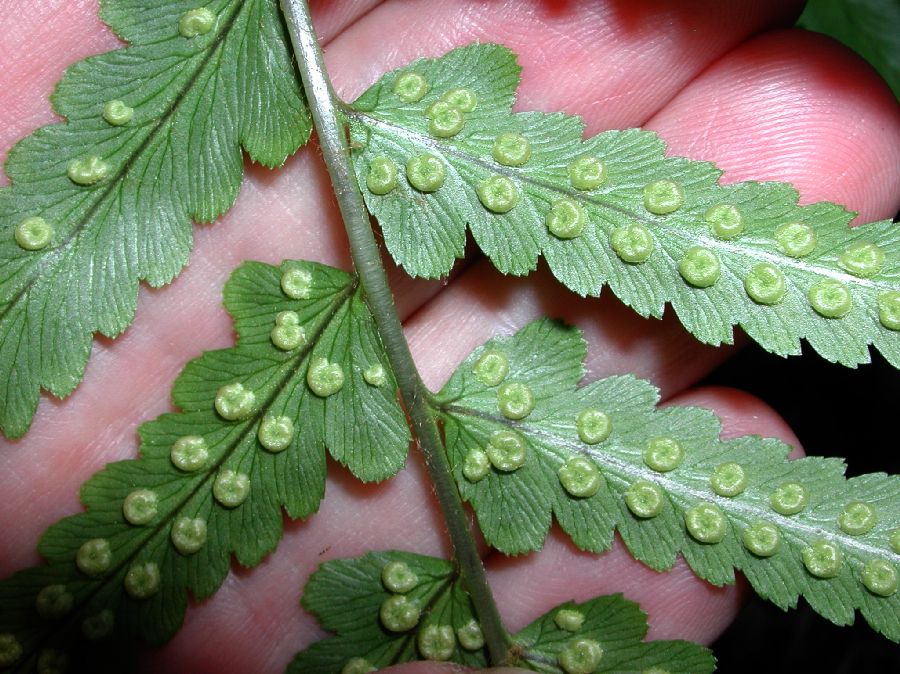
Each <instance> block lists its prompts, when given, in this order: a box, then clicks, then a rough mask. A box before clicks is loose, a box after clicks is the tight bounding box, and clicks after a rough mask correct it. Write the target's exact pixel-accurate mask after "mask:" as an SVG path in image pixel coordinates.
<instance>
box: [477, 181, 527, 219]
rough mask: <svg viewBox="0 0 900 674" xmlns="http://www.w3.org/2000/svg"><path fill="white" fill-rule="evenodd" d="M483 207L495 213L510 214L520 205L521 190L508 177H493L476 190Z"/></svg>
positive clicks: (479, 185)
mask: <svg viewBox="0 0 900 674" xmlns="http://www.w3.org/2000/svg"><path fill="white" fill-rule="evenodd" d="M475 193H476V194H477V195H478V200H479V201H480V202H481V205H482V206H484V207H485V208H486V209H488V210H489V211H491V212H493V213H509V212H510V211H511V210H512V209H513V207H514V206H515V205H516V204H517V203H519V188H518V187H516V184H515V183H514V182H513V181H512V180H510V179H509V178H507V177H506V176H498V175H493V176H490V177H489V178H485V179H484V180H482V181H481V182H479V183H478V186H477V187H476V188H475Z"/></svg>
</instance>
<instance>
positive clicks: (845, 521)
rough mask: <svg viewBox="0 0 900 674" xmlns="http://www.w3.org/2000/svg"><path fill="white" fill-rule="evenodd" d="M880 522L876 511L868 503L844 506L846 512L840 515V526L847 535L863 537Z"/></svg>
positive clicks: (857, 502)
mask: <svg viewBox="0 0 900 674" xmlns="http://www.w3.org/2000/svg"><path fill="white" fill-rule="evenodd" d="M877 522H878V516H877V515H876V514H875V509H874V508H873V507H872V506H870V505H869V504H868V503H863V502H862V501H853V502H852V503H848V504H847V505H846V506H844V510H843V511H842V512H841V514H840V515H838V526H839V527H840V528H841V530H842V531H843V532H844V533H845V534H850V535H851V536H862V535H863V534H867V533H869V532H870V531H871V530H872V527H874V526H875V524H876V523H877Z"/></svg>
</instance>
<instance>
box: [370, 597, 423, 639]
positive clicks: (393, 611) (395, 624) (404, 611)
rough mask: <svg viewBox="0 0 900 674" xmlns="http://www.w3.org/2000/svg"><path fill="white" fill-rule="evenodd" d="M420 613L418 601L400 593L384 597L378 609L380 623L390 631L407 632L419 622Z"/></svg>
mask: <svg viewBox="0 0 900 674" xmlns="http://www.w3.org/2000/svg"><path fill="white" fill-rule="evenodd" d="M420 615H421V610H420V609H419V604H418V602H416V601H415V600H413V599H409V598H408V597H406V596H405V595H402V594H395V595H391V596H390V597H388V598H387V599H385V600H384V601H383V602H382V604H381V609H379V611H378V617H379V618H380V619H381V624H382V625H384V626H385V628H386V629H389V630H390V631H391V632H408V631H409V630H411V629H412V628H413V627H415V626H416V625H418V624H419V616H420Z"/></svg>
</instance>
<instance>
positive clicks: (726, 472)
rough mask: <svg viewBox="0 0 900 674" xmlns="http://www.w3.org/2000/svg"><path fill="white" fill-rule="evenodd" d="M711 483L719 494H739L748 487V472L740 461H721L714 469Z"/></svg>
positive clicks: (710, 479)
mask: <svg viewBox="0 0 900 674" xmlns="http://www.w3.org/2000/svg"><path fill="white" fill-rule="evenodd" d="M709 485H710V486H711V487H712V490H713V491H714V492H716V493H717V494H718V495H719V496H737V495H738V494H741V493H743V491H744V489H746V488H747V474H746V473H745V472H744V469H743V468H742V467H741V464H739V463H735V462H734V461H729V462H728V463H720V464H719V465H718V466H716V467H715V469H713V474H712V475H711V476H710V478H709Z"/></svg>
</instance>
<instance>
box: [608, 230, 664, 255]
mask: <svg viewBox="0 0 900 674" xmlns="http://www.w3.org/2000/svg"><path fill="white" fill-rule="evenodd" d="M609 245H610V246H612V249H613V250H614V251H615V252H616V255H618V256H619V259H620V260H622V261H623V262H628V263H629V264H640V263H641V262H645V261H646V260H647V258H648V257H650V255H651V253H653V248H654V247H655V243H654V241H653V234H651V233H650V230H649V229H647V228H646V227H644V226H643V225H641V224H638V223H636V222H632V223H630V224H627V225H621V226H619V227H616V228H615V229H614V230H613V231H612V233H611V234H610V235H609Z"/></svg>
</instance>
